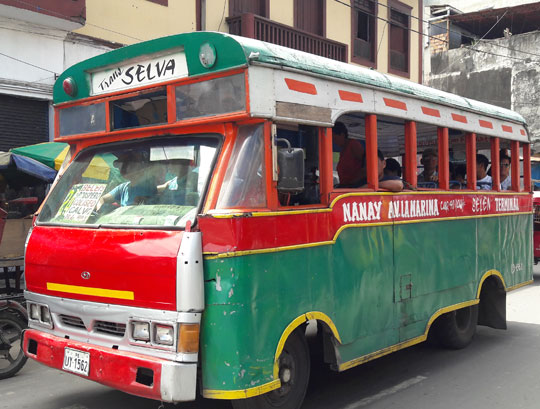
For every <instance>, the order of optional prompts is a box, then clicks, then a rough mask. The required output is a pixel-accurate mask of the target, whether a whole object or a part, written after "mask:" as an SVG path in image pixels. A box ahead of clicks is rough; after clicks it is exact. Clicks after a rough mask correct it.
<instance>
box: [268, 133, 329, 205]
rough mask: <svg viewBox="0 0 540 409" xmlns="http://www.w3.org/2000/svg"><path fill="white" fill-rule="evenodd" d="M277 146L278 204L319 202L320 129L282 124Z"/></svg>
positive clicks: (311, 203)
mask: <svg viewBox="0 0 540 409" xmlns="http://www.w3.org/2000/svg"><path fill="white" fill-rule="evenodd" d="M276 145H277V156H278V157H277V162H278V174H279V181H278V200H279V204H280V205H281V206H302V205H313V204H320V203H321V188H320V174H319V170H320V139H319V128H318V127H315V126H308V125H291V124H279V125H277V133H276ZM289 182H291V183H289Z"/></svg>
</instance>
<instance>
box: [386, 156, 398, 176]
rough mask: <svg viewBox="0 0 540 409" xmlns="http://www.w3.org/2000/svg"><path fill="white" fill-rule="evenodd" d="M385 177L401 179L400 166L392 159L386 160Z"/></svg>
mask: <svg viewBox="0 0 540 409" xmlns="http://www.w3.org/2000/svg"><path fill="white" fill-rule="evenodd" d="M384 174H385V176H397V177H401V165H400V164H399V162H398V161H397V160H395V159H394V158H386V167H385V168H384Z"/></svg>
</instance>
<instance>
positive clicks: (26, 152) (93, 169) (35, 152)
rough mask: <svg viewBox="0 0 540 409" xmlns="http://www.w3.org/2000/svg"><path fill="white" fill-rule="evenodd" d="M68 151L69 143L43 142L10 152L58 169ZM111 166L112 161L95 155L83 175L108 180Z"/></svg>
mask: <svg viewBox="0 0 540 409" xmlns="http://www.w3.org/2000/svg"><path fill="white" fill-rule="evenodd" d="M68 151H69V145H68V144H67V143H62V142H45V143H38V144H36V145H28V146H22V147H20V148H13V149H11V151H10V152H13V153H16V154H18V155H23V156H26V157H29V158H32V159H35V160H37V161H39V162H41V163H43V164H45V165H47V166H49V167H50V168H52V169H54V170H57V171H58V170H59V169H60V167H61V166H62V162H63V161H64V159H65V158H66V155H67V153H68ZM111 167H112V163H107V162H106V161H104V160H103V159H101V158H99V157H96V158H94V159H93V160H92V162H91V163H90V165H89V166H88V169H87V170H86V172H85V173H84V174H83V176H84V177H89V178H93V179H98V180H108V179H109V174H110V171H111Z"/></svg>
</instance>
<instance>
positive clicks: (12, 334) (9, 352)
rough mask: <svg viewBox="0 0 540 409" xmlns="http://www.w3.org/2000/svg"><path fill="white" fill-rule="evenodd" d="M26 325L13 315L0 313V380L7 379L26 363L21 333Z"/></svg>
mask: <svg viewBox="0 0 540 409" xmlns="http://www.w3.org/2000/svg"><path fill="white" fill-rule="evenodd" d="M25 328H26V323H25V322H24V321H23V320H22V319H21V318H19V317H18V316H17V315H15V314H10V313H8V312H6V311H2V312H0V379H5V378H9V377H11V376H13V375H15V374H16V373H17V372H19V371H20V370H21V368H22V367H23V366H24V364H25V363H26V359H27V358H26V355H24V351H23V347H22V333H23V330H24V329H25Z"/></svg>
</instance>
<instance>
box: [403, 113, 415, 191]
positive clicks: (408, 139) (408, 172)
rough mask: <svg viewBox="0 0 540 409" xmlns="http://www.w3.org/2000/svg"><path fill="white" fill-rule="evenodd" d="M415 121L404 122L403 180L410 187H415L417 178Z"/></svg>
mask: <svg viewBox="0 0 540 409" xmlns="http://www.w3.org/2000/svg"><path fill="white" fill-rule="evenodd" d="M416 155H417V151H416V122H413V121H407V122H405V163H404V165H405V168H404V169H403V170H404V174H405V181H406V182H408V183H409V184H410V185H411V186H412V187H416V185H417V183H418V178H417V175H416V167H417V164H416Z"/></svg>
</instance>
